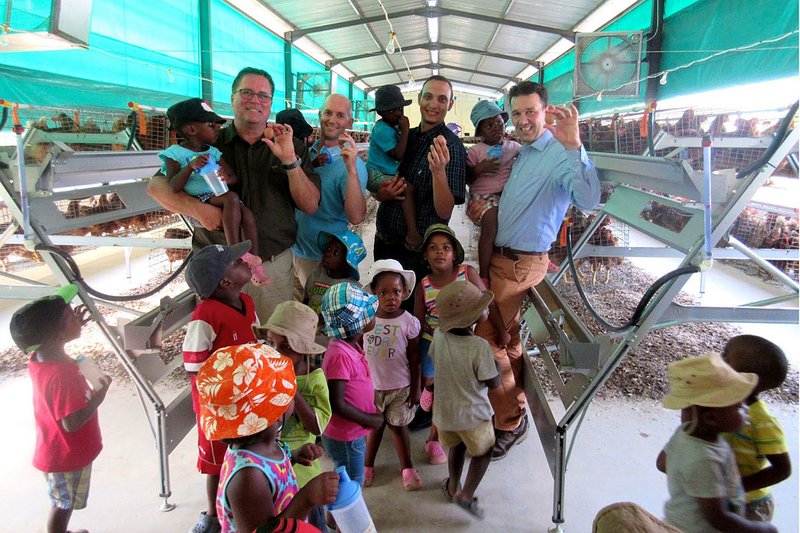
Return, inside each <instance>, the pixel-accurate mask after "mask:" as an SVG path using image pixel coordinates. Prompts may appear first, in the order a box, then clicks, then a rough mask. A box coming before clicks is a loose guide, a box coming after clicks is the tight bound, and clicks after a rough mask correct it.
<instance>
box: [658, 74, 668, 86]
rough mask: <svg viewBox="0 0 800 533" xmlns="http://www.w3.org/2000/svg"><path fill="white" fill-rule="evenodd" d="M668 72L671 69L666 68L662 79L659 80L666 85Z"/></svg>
mask: <svg viewBox="0 0 800 533" xmlns="http://www.w3.org/2000/svg"><path fill="white" fill-rule="evenodd" d="M668 73H669V71H668V70H665V71H664V74H662V75H661V79H660V80H658V83H660V84H661V85H666V84H667V74H668Z"/></svg>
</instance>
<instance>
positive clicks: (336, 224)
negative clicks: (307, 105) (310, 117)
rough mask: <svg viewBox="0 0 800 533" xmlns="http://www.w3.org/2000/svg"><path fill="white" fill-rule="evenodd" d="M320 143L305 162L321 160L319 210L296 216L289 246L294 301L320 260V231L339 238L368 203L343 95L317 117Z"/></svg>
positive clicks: (350, 113)
mask: <svg viewBox="0 0 800 533" xmlns="http://www.w3.org/2000/svg"><path fill="white" fill-rule="evenodd" d="M319 124H320V132H321V138H320V139H319V140H318V141H316V142H315V143H314V144H313V145H312V146H311V149H310V151H309V154H310V155H309V158H310V159H312V160H317V158H318V157H319V156H320V154H325V157H324V159H325V161H320V162H321V164H320V166H318V167H317V173H318V174H319V176H320V178H321V181H322V188H321V198H320V202H319V209H317V211H316V213H313V214H307V213H303V212H302V211H300V210H296V211H295V219H296V220H297V239H296V241H295V243H294V246H292V254H293V255H294V272H295V288H296V292H295V299H297V300H300V299H302V294H303V287H305V285H306V281H307V280H308V276H309V275H310V274H311V273H312V272H313V271H314V270H315V269H316V268H317V266H319V264H320V261H322V249H321V248H320V246H319V234H320V231H322V230H325V231H326V232H328V233H333V234H336V235H338V234H340V233H343V232H345V231H346V230H347V224H348V223H350V224H353V225H357V224H360V223H361V221H362V220H363V219H364V214H365V213H366V212H367V202H366V200H365V198H364V195H365V194H366V189H367V167H366V165H364V162H363V161H362V160H361V158H360V157H358V147H357V146H356V142H355V141H354V140H353V138H352V137H351V136H350V135H349V134H348V133H347V129H348V128H350V127H351V126H352V125H353V108H352V104H351V103H350V100H349V99H348V98H347V97H346V96H342V95H341V94H332V95H330V96H328V97H327V98H326V99H325V102H324V103H323V104H322V109H321V110H320V112H319Z"/></svg>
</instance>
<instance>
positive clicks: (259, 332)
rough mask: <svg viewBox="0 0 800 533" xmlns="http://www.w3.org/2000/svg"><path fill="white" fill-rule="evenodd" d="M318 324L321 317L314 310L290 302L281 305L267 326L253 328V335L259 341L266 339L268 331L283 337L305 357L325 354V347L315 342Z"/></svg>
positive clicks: (276, 308) (273, 313)
mask: <svg viewBox="0 0 800 533" xmlns="http://www.w3.org/2000/svg"><path fill="white" fill-rule="evenodd" d="M318 323H319V317H318V316H317V313H315V312H314V310H313V309H311V308H310V307H309V306H307V305H305V304H301V303H300V302H295V301H294V300H290V301H288V302H281V303H279V304H278V305H277V307H275V311H273V312H272V316H270V317H269V320H267V323H266V324H261V325H260V326H253V333H255V335H256V338H259V339H266V338H267V332H268V331H272V332H273V333H277V334H278V335H283V336H284V337H286V339H287V340H288V341H289V346H291V347H292V350H294V351H295V352H297V353H300V354H303V355H308V354H314V353H323V352H324V351H325V347H324V346H320V345H319V344H317V343H316V342H314V338H315V337H316V335H317V324H318Z"/></svg>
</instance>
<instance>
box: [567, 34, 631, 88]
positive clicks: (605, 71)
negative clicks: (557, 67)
mask: <svg viewBox="0 0 800 533" xmlns="http://www.w3.org/2000/svg"><path fill="white" fill-rule="evenodd" d="M641 57H642V33H641V32H601V33H577V34H575V69H574V72H575V78H574V83H573V96H574V97H579V96H591V95H595V94H598V93H600V91H602V92H603V96H639V82H638V81H637V80H638V79H639V72H640V67H641Z"/></svg>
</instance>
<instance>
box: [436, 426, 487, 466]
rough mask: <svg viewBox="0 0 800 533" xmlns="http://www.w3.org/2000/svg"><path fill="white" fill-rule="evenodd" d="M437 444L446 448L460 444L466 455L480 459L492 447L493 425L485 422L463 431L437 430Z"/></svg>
mask: <svg viewBox="0 0 800 533" xmlns="http://www.w3.org/2000/svg"><path fill="white" fill-rule="evenodd" d="M439 442H441V443H442V445H443V446H445V447H447V448H454V447H456V446H458V445H459V444H461V443H462V442H463V443H464V445H465V446H466V447H467V453H469V454H470V455H471V456H472V457H480V456H481V455H484V454H486V453H488V452H489V451H491V450H492V448H493V447H494V424H493V423H492V421H491V420H485V421H483V422H481V423H480V424H478V426H476V427H474V428H472V429H465V430H463V431H445V430H443V429H441V428H439Z"/></svg>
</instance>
